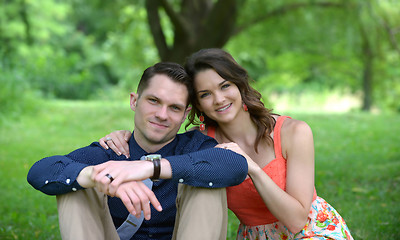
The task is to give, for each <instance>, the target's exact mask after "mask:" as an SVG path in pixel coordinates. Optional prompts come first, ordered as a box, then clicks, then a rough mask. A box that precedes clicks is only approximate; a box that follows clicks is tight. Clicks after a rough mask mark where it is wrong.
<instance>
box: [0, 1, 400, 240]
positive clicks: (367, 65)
mask: <svg viewBox="0 0 400 240" xmlns="http://www.w3.org/2000/svg"><path fill="white" fill-rule="evenodd" d="M210 47H218V48H223V49H225V50H227V51H228V52H230V53H231V54H232V55H233V57H234V58H235V59H236V60H237V61H238V62H239V63H240V64H241V65H242V66H244V67H245V68H246V69H247V70H248V72H249V74H250V76H251V77H252V79H253V80H254V81H253V83H252V84H253V86H254V87H255V88H256V89H257V90H259V91H260V92H261V93H262V95H263V101H264V103H265V104H266V106H267V107H270V108H273V109H274V111H275V112H278V113H281V114H285V113H287V114H290V115H291V116H293V117H296V118H300V119H302V120H305V121H307V122H308V123H309V124H310V125H311V127H312V128H313V131H314V134H315V138H316V150H317V151H316V156H317V158H316V166H317V168H316V184H317V191H318V189H319V187H320V189H321V190H320V192H321V196H322V197H324V198H326V199H327V200H328V202H330V203H331V204H332V205H333V206H334V207H336V208H337V209H338V210H339V212H340V213H342V212H343V213H342V215H343V217H344V218H345V219H349V221H350V222H349V223H348V225H349V227H350V229H351V230H352V229H354V230H353V236H354V237H355V238H356V239H378V238H379V239H393V238H399V237H400V235H399V233H398V230H397V226H398V224H399V220H398V219H397V218H398V216H399V213H400V209H399V208H400V207H395V203H396V202H398V198H399V197H400V194H399V189H400V186H399V184H400V174H399V172H400V164H399V160H400V154H399V151H398V150H397V148H398V146H399V142H400V138H399V136H398V133H399V132H400V128H399V126H398V125H400V116H399V115H400V114H399V113H400V2H399V1H397V0H147V1H146V0H135V1H128V0H115V1H102V0H86V1H81V0H67V1H58V0H40V1H33V0H13V1H11V0H0V136H2V137H1V138H0V179H1V180H0V189H1V190H2V191H3V194H1V195H0V201H1V203H2V204H1V206H0V239H33V238H35V239H59V236H58V225H57V224H58V223H57V215H56V208H55V207H56V206H55V200H54V198H50V197H47V196H44V195H43V194H41V193H39V192H37V191H35V190H34V189H32V188H31V187H30V186H29V185H28V184H27V182H26V180H25V179H26V174H27V171H28V170H29V168H30V166H31V165H32V164H33V163H34V162H35V161H37V160H39V159H41V158H43V157H45V156H48V155H55V154H66V153H68V152H69V151H72V150H73V149H75V148H77V147H80V146H84V145H87V144H89V143H90V142H91V141H96V140H98V139H99V138H100V137H102V136H104V135H105V134H107V133H108V132H110V131H113V130H116V129H133V128H132V114H133V113H132V112H131V111H130V109H129V105H128V104H129V103H128V99H129V92H131V91H135V90H136V89H135V87H136V85H137V82H138V80H139V79H140V76H141V74H142V72H143V70H144V69H145V68H147V67H148V66H150V65H153V64H154V63H156V62H158V61H174V62H178V63H184V61H185V58H186V57H187V56H189V55H190V54H191V53H193V52H195V51H197V50H199V49H202V48H210ZM349 160H352V161H351V162H352V164H349ZM332 169H333V170H332ZM335 169H336V170H335ZM330 170H332V171H333V172H331V171H330ZM386 171H388V172H387V173H386ZM318 186H319V187H318ZM354 206H357V207H356V208H355V207H354ZM370 209H374V210H372V211H371V210H370ZM396 216H397V217H396ZM230 218H232V219H233V220H232V222H234V226H230V231H231V233H230V235H229V236H230V238H232V239H234V235H235V232H236V226H237V225H235V224H236V223H235V221H237V220H235V219H234V216H233V215H230ZM372 226H373V227H372Z"/></svg>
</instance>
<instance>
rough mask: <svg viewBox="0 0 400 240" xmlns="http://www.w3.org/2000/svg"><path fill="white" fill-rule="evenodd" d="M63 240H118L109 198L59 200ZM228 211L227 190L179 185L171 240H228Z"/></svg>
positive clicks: (74, 195)
mask: <svg viewBox="0 0 400 240" xmlns="http://www.w3.org/2000/svg"><path fill="white" fill-rule="evenodd" d="M57 208H58V214H59V223H60V232H61V237H62V239H63V240H69V239H71V240H72V239H73V240H80V239H82V240H91V239H95V240H114V239H119V236H118V234H117V231H116V229H115V226H114V224H113V221H112V218H111V214H110V211H109V209H108V204H107V196H106V195H104V194H103V193H100V192H98V191H96V190H95V189H93V188H90V189H84V190H79V191H76V192H71V193H67V194H63V195H58V196H57ZM227 224H228V210H227V201H226V190H225V188H217V189H209V188H196V187H191V186H187V185H184V184H179V187H178V197H177V215H176V220H175V228H174V233H173V237H172V239H177V240H186V239H191V240H192V239H194V240H195V239H207V240H213V239H215V240H225V239H226V233H227Z"/></svg>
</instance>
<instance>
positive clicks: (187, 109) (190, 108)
mask: <svg viewBox="0 0 400 240" xmlns="http://www.w3.org/2000/svg"><path fill="white" fill-rule="evenodd" d="M191 110H192V107H191V106H189V107H187V108H186V110H185V115H184V116H183V119H182V123H184V122H185V120H186V118H187V115H188V114H189V113H190V111H191Z"/></svg>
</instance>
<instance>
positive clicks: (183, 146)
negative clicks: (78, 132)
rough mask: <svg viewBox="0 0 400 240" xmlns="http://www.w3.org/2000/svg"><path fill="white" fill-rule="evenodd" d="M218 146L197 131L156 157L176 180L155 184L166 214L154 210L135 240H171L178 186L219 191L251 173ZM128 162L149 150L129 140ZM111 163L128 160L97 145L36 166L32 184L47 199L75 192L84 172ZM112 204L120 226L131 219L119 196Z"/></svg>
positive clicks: (111, 199) (179, 137) (242, 161)
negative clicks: (162, 161)
mask: <svg viewBox="0 0 400 240" xmlns="http://www.w3.org/2000/svg"><path fill="white" fill-rule="evenodd" d="M216 144H217V142H216V141H215V140H214V139H213V138H210V137H208V136H205V135H203V134H202V133H200V132H199V131H197V130H195V131H190V132H186V133H183V134H178V135H177V136H176V138H175V139H174V140H173V141H172V142H171V143H169V144H167V145H166V146H164V147H163V148H161V149H160V150H159V151H157V152H155V153H156V154H161V155H162V157H163V158H166V159H168V161H169V162H170V164H171V168H172V179H167V180H160V181H158V182H154V184H153V191H154V193H155V195H156V197H157V198H158V200H159V201H160V203H161V206H162V207H163V211H162V212H158V211H156V210H155V209H154V208H153V207H152V206H151V210H152V211H151V216H152V217H151V219H150V220H148V221H147V220H144V221H143V224H142V225H141V227H140V228H139V230H138V231H137V232H136V234H135V235H134V236H133V237H132V239H171V237H172V232H173V227H174V222H175V214H176V206H175V199H176V195H177V189H178V183H184V184H188V185H191V186H195V187H207V188H221V187H228V186H234V185H237V184H239V183H241V182H242V181H243V180H244V179H245V178H246V175H247V162H246V159H245V158H244V157H243V156H241V155H239V154H236V153H234V152H233V151H230V150H225V149H221V148H214V146H215V145H216ZM129 151H130V159H128V160H132V161H135V160H138V159H140V158H141V157H142V156H143V155H147V154H151V153H148V152H145V151H144V150H143V149H142V148H141V147H140V146H139V145H138V144H137V142H136V141H135V139H134V138H133V134H132V136H131V138H130V140H129ZM110 160H121V161H122V160H124V161H126V160H127V159H126V158H125V156H118V155H117V154H116V153H114V151H112V150H111V149H108V150H105V149H104V148H103V147H101V146H100V144H99V143H98V142H94V143H92V144H91V145H89V146H87V147H84V148H80V149H77V150H75V151H73V152H71V153H69V154H67V155H64V156H61V155H60V156H52V157H47V158H43V159H42V160H40V161H38V162H36V163H35V164H34V165H33V166H32V167H31V169H30V170H29V173H28V182H29V183H30V184H31V185H32V186H33V187H34V188H36V189H37V190H40V191H42V192H43V193H45V194H48V195H58V194H63V193H67V192H71V191H77V190H80V189H82V187H81V186H80V185H79V184H78V182H77V181H76V178H77V176H78V175H79V173H80V171H81V170H82V169H83V168H85V167H87V166H90V165H97V164H100V163H104V162H107V161H110ZM108 205H109V207H110V213H111V216H112V218H113V221H114V224H115V226H116V228H118V227H119V226H120V225H121V224H122V223H123V222H124V221H125V219H126V218H127V216H128V214H129V213H128V211H127V210H126V208H125V206H124V205H123V203H122V201H121V200H120V199H119V198H117V197H109V200H108Z"/></svg>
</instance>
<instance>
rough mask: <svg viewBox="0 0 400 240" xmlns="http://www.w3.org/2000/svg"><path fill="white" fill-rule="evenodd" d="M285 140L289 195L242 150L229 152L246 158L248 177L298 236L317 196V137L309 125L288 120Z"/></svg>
mask: <svg viewBox="0 0 400 240" xmlns="http://www.w3.org/2000/svg"><path fill="white" fill-rule="evenodd" d="M281 139H282V140H281V141H282V153H283V155H284V157H285V158H286V159H287V176H286V192H285V191H284V190H282V189H281V188H280V187H279V186H278V185H276V183H275V182H274V181H273V180H272V179H271V178H270V177H269V176H268V175H267V174H266V173H265V172H264V171H263V169H262V168H261V167H259V166H258V165H257V164H255V163H254V162H253V161H252V160H251V158H250V157H249V156H248V155H247V154H245V153H243V151H242V150H241V149H240V150H238V149H235V148H232V147H227V148H228V149H230V150H233V151H236V152H238V153H240V154H242V155H243V156H245V157H246V159H247V162H248V165H249V172H248V175H249V176H250V178H251V179H252V181H253V183H254V186H255V187H256V189H257V191H258V193H259V194H260V196H261V197H262V199H263V200H264V203H265V204H266V206H267V207H268V209H269V210H270V211H271V213H272V214H273V215H274V216H275V217H276V218H277V219H278V220H279V221H280V222H282V223H283V224H284V225H285V226H286V227H287V228H288V229H289V230H290V231H291V232H293V233H297V232H299V231H300V230H301V229H302V228H303V227H304V225H305V224H306V221H307V216H308V214H309V211H310V207H311V202H312V198H313V193H314V143H313V137H312V132H311V129H310V127H309V126H308V125H307V124H306V123H304V122H302V121H298V120H292V119H287V120H285V122H284V124H283V126H282V130H281ZM220 146H221V144H220ZM222 146H223V145H222Z"/></svg>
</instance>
